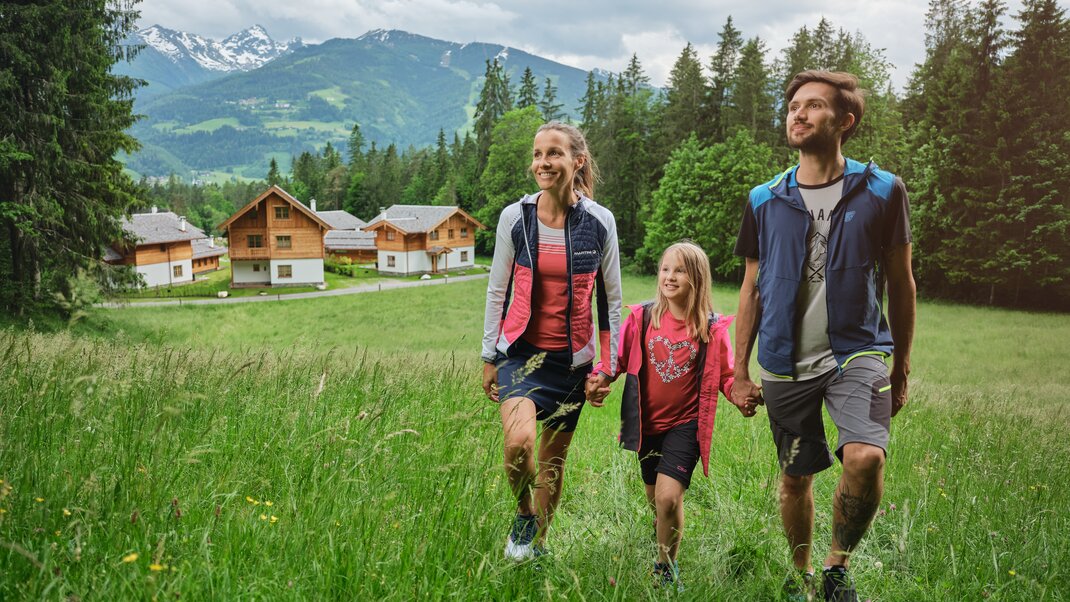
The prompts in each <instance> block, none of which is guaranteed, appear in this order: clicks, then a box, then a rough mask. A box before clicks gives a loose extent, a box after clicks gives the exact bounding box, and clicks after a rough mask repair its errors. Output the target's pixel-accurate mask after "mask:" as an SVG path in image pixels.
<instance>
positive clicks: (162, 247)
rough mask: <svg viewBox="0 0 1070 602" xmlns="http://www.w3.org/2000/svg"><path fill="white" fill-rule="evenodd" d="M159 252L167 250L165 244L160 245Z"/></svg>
mask: <svg viewBox="0 0 1070 602" xmlns="http://www.w3.org/2000/svg"><path fill="white" fill-rule="evenodd" d="M160 252H161V253H166V252H167V245H160Z"/></svg>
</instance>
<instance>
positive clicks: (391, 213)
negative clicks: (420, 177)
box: [364, 205, 486, 234]
mask: <svg viewBox="0 0 1070 602" xmlns="http://www.w3.org/2000/svg"><path fill="white" fill-rule="evenodd" d="M455 213H460V214H461V215H463V216H464V217H465V218H466V219H467V220H469V221H470V222H472V223H473V224H475V225H476V227H477V228H480V229H483V228H486V226H484V225H483V224H481V223H479V221H478V220H476V219H475V218H474V217H472V216H471V215H468V214H467V213H466V212H465V211H464V210H463V209H461V208H460V207H452V206H443V205H392V206H391V207H390V208H389V209H387V210H386V211H383V212H382V213H380V214H379V215H377V216H375V217H373V218H372V221H370V222H368V225H367V226H364V230H374V229H376V228H377V227H379V226H380V225H382V224H390V225H391V226H393V227H395V228H397V229H398V230H401V231H402V232H404V233H406V234H417V233H421V232H430V231H431V230H434V229H435V228H437V227H439V226H440V225H442V222H444V221H446V220H447V219H449V218H450V217H451V216H452V215H454V214H455Z"/></svg>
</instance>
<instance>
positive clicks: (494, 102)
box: [474, 59, 513, 169]
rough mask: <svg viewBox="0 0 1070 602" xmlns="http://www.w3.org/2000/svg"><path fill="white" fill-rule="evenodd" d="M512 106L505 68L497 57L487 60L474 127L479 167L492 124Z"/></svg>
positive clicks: (483, 158) (481, 164) (488, 147)
mask: <svg viewBox="0 0 1070 602" xmlns="http://www.w3.org/2000/svg"><path fill="white" fill-rule="evenodd" d="M512 108H513V99H512V97H511V94H510V92H509V77H508V76H507V75H506V74H505V69H504V68H503V67H502V65H501V63H499V62H498V59H494V62H493V63H492V62H490V61H487V69H486V72H485V73H484V76H483V90H482V91H481V92H480V94H479V102H478V103H477V104H476V114H475V128H474V129H475V134H476V145H477V147H478V148H479V158H480V169H482V166H483V165H485V164H486V157H487V153H488V152H490V143H491V134H492V132H493V131H494V124H496V123H498V120H499V119H501V116H502V115H504V114H505V113H506V112H507V111H509V110H510V109H512Z"/></svg>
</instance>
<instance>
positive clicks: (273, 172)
mask: <svg viewBox="0 0 1070 602" xmlns="http://www.w3.org/2000/svg"><path fill="white" fill-rule="evenodd" d="M280 184H282V175H280V174H279V162H278V161H276V160H275V157H272V158H271V165H270V166H269V167H268V173H267V185H268V186H278V185H280Z"/></svg>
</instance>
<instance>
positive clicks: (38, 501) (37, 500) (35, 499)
mask: <svg viewBox="0 0 1070 602" xmlns="http://www.w3.org/2000/svg"><path fill="white" fill-rule="evenodd" d="M33 501H35V502H37V503H38V504H40V503H41V502H43V501H45V498H43V497H35V498H33Z"/></svg>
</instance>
